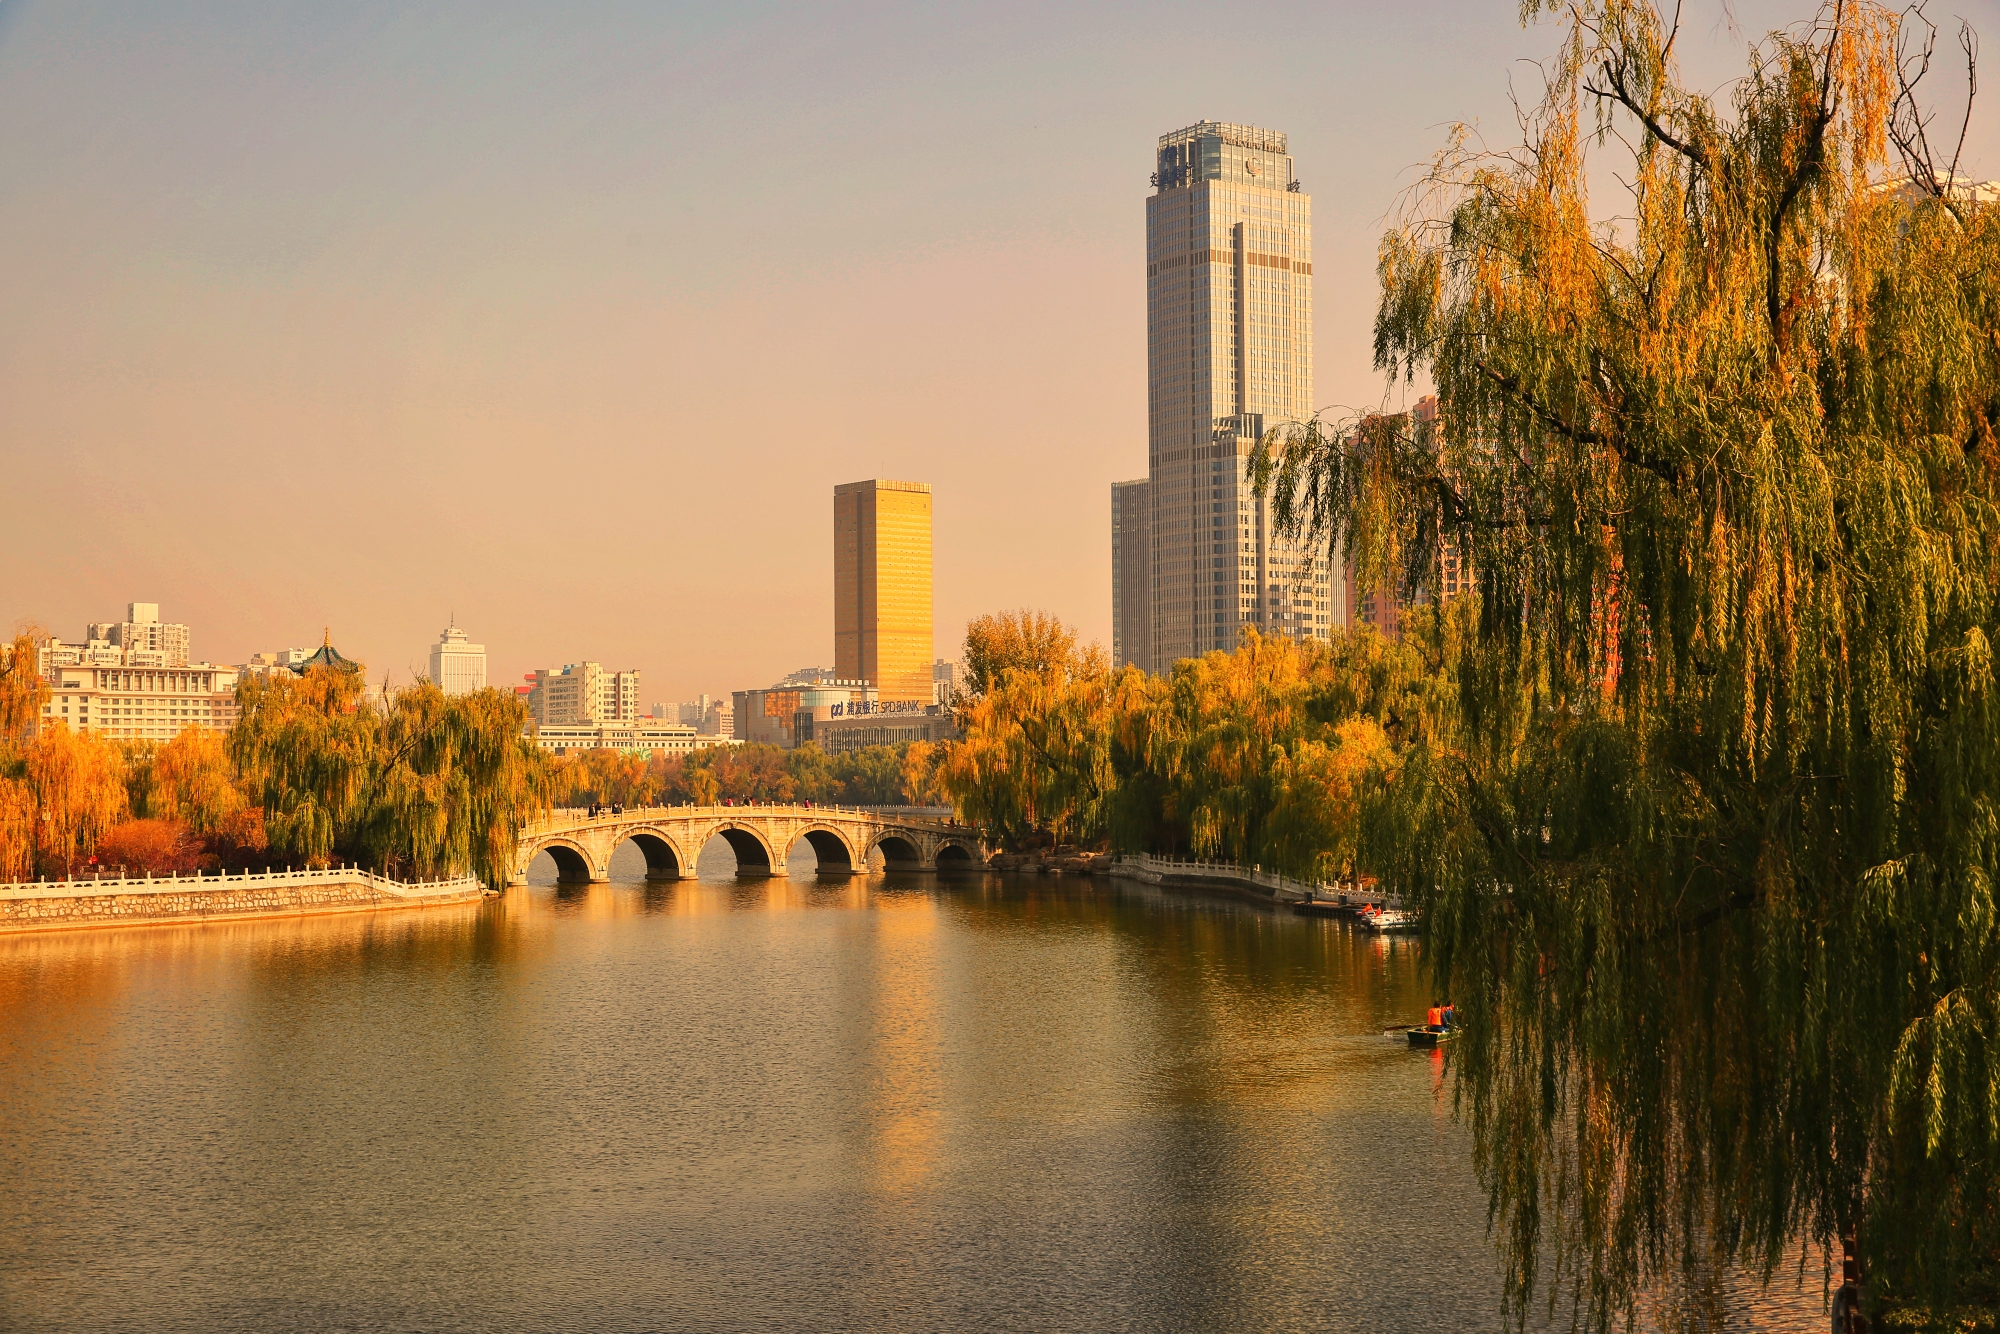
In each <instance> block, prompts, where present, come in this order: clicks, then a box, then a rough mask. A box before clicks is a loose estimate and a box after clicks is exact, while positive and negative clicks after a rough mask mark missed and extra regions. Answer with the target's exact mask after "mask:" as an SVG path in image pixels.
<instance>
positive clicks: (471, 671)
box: [431, 620, 486, 695]
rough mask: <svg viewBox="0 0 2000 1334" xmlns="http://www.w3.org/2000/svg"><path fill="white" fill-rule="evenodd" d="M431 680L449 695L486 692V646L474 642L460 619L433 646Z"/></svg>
mask: <svg viewBox="0 0 2000 1334" xmlns="http://www.w3.org/2000/svg"><path fill="white" fill-rule="evenodd" d="M431 681H432V682H433V683H434V684H435V685H436V686H437V687H438V689H440V690H442V691H444V693H445V694H447V695H470V694H471V693H472V692H473V691H475V690H484V689H486V645H484V644H474V643H472V642H470V641H469V640H468V639H467V638H466V634H465V631H463V630H461V629H459V628H458V622H457V621H456V620H454V621H453V622H452V623H451V624H450V625H449V626H447V627H446V628H445V630H444V633H443V634H441V635H439V636H438V642H437V643H435V644H432V645H431Z"/></svg>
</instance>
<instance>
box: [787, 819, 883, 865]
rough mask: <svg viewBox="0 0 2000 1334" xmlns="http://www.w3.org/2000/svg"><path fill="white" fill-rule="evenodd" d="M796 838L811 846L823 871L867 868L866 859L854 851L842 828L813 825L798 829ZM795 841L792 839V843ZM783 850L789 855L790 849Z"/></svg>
mask: <svg viewBox="0 0 2000 1334" xmlns="http://www.w3.org/2000/svg"><path fill="white" fill-rule="evenodd" d="M798 838H802V839H804V840H805V841H806V843H807V844H808V845H810V846H811V848H812V850H813V855H814V856H816V857H817V858H818V859H819V869H820V871H821V872H823V873H827V874H834V873H838V872H841V871H860V870H865V869H867V862H866V859H865V858H863V857H862V856H861V855H860V854H859V853H857V852H856V851H855V848H854V843H853V841H852V840H850V839H849V838H848V836H847V834H846V832H845V831H844V830H840V829H836V828H834V827H833V826H831V825H813V826H811V827H809V828H806V829H802V830H800V831H799V834H798ZM797 841H798V840H797V839H794V840H793V842H794V844H796V843H797ZM785 851H786V855H787V856H789V855H790V853H791V849H790V848H787V849H786V850H785Z"/></svg>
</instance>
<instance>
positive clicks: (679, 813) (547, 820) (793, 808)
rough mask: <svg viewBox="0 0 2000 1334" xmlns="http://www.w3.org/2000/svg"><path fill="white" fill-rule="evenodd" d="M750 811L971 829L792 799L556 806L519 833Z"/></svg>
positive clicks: (929, 818)
mask: <svg viewBox="0 0 2000 1334" xmlns="http://www.w3.org/2000/svg"><path fill="white" fill-rule="evenodd" d="M752 814H754V815H758V816H766V817H769V816H790V817H799V818H805V819H829V818H836V817H848V818H853V817H856V816H859V817H862V818H865V819H870V820H876V821H879V822H881V823H883V824H899V825H917V826H921V827H924V828H929V829H936V830H939V831H940V832H942V831H946V830H950V831H952V832H955V833H962V834H971V833H972V832H973V831H972V829H971V827H970V826H968V825H961V824H956V823H953V822H952V821H951V820H950V819H949V817H946V816H939V815H896V814H890V813H888V812H885V811H882V810H879V809H876V808H872V807H868V806H838V805H830V804H824V803H820V802H814V803H811V804H807V803H805V802H796V801H795V802H756V803H748V802H746V803H744V804H743V805H740V806H720V805H717V806H696V805H692V804H689V805H684V806H627V807H625V808H624V809H622V810H620V811H619V812H618V813H617V814H615V815H614V814H613V813H612V812H611V811H609V810H601V811H599V812H598V813H597V814H596V815H592V814H591V813H590V810H589V808H588V807H584V806H559V807H557V808H555V809H554V810H552V811H550V812H549V814H548V815H547V816H546V817H544V818H543V819H540V820H536V821H533V822H531V823H529V824H527V825H525V826H523V827H522V830H521V833H522V835H523V836H528V835H533V834H546V833H552V832H554V831H556V830H559V829H579V828H588V827H590V826H591V825H596V824H607V823H609V824H622V823H628V822H631V821H635V820H636V821H643V820H686V819H693V818H722V819H730V818H738V817H743V816H746V815H752Z"/></svg>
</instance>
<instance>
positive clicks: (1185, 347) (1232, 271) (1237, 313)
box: [1126, 121, 1344, 671]
mask: <svg viewBox="0 0 2000 1334" xmlns="http://www.w3.org/2000/svg"><path fill="white" fill-rule="evenodd" d="M1155 162H1156V169H1155V174H1154V177H1153V184H1154V186H1155V189H1154V191H1153V193H1152V194H1151V195H1149V196H1148V197H1147V199H1146V347H1147V400H1148V407H1149V410H1150V411H1149V416H1150V420H1149V424H1148V459H1147V477H1148V479H1149V481H1150V482H1151V487H1150V491H1151V499H1152V510H1153V517H1152V527H1151V534H1150V535H1151V539H1152V541H1151V546H1152V562H1151V564H1152V568H1151V588H1150V589H1149V596H1148V601H1149V604H1150V607H1151V616H1150V618H1149V619H1150V621H1151V625H1150V627H1149V630H1150V635H1151V640H1152V662H1151V667H1152V669H1153V670H1155V671H1166V670H1168V669H1169V668H1171V667H1172V665H1173V664H1174V662H1175V660H1177V659H1179V658H1185V657H1192V656H1195V655H1198V654H1201V653H1205V652H1208V651H1209V650H1210V649H1218V648H1221V649H1227V648H1231V647H1233V646H1234V645H1235V643H1236V641H1237V638H1238V635H1239V634H1240V632H1241V628H1242V627H1243V626H1245V625H1254V626H1256V627H1257V628H1258V629H1259V630H1261V631H1263V632H1264V633H1265V634H1273V635H1276V634H1282V635H1289V636H1292V637H1294V638H1300V639H1324V638H1325V637H1326V635H1327V631H1328V628H1329V627H1330V626H1332V625H1335V624H1338V623H1339V622H1340V620H1341V619H1343V613H1342V611H1341V608H1340V607H1339V606H1338V605H1337V601H1338V599H1337V597H1336V589H1337V588H1342V589H1344V584H1337V583H1336V582H1335V581H1333V580H1331V579H1329V578H1328V566H1329V564H1330V562H1329V560H1328V558H1327V553H1326V552H1325V551H1324V550H1319V551H1315V550H1312V549H1309V548H1307V547H1304V546H1301V545H1299V544H1294V543H1290V542H1286V541H1284V540H1282V539H1280V538H1278V537H1277V536H1276V535H1275V534H1274V533H1273V532H1272V530H1271V524H1270V516H1269V514H1268V507H1267V506H1266V504H1265V503H1264V502H1263V501H1261V500H1258V499H1257V498H1256V497H1255V496H1254V495H1253V494H1252V492H1251V489H1250V487H1249V484H1248V479H1247V477H1246V476H1245V466H1246V464H1247V463H1248V462H1249V457H1250V454H1251V451H1252V450H1254V449H1255V448H1256V446H1257V440H1258V438H1259V436H1260V435H1262V433H1263V432H1264V431H1265V430H1266V429H1268V428H1270V427H1274V426H1277V425H1279V424H1281V423H1283V422H1287V421H1304V420H1305V419H1306V418H1308V417H1309V416H1311V414H1312V411H1313V406H1312V405H1313V388H1312V199H1311V197H1310V196H1308V195H1307V194H1306V193H1305V191H1304V190H1303V189H1302V188H1301V186H1300V184H1299V181H1298V178H1297V177H1296V176H1295V175H1294V174H1293V171H1292V159H1291V157H1290V156H1289V150H1288V147H1287V143H1286V139H1285V136H1284V135H1282V134H1279V133H1277V132H1275V131H1271V130H1261V129H1258V128H1256V127H1255V126H1250V125H1231V124H1225V123H1222V122H1217V121H1202V122H1200V123H1198V124H1195V125H1191V126H1189V127H1188V128H1186V129H1184V130H1176V131H1174V132H1173V133H1172V134H1167V135H1162V136H1161V137H1160V141H1159V148H1158V153H1157V156H1156V159H1155ZM1126 656H1128V657H1132V656H1136V655H1133V654H1132V653H1131V652H1130V650H1129V649H1128V650H1127V652H1126Z"/></svg>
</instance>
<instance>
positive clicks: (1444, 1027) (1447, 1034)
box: [1409, 1005, 1455, 1047]
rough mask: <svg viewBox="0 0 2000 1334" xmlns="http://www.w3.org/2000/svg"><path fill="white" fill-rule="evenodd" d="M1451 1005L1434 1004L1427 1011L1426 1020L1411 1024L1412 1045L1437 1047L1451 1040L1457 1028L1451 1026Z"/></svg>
mask: <svg viewBox="0 0 2000 1334" xmlns="http://www.w3.org/2000/svg"><path fill="white" fill-rule="evenodd" d="M1451 1010H1452V1007H1451V1006H1449V1005H1433V1006H1432V1007H1431V1008H1430V1010H1429V1011H1428V1012H1426V1013H1425V1015H1424V1019H1425V1021H1426V1022H1424V1023H1421V1024H1412V1025H1410V1029H1409V1033H1410V1045H1411V1046H1412V1047H1435V1046H1438V1045H1439V1044H1441V1043H1444V1042H1447V1041H1449V1040H1450V1039H1451V1038H1452V1037H1453V1036H1454V1032H1455V1030H1454V1029H1453V1028H1452V1026H1451Z"/></svg>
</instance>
